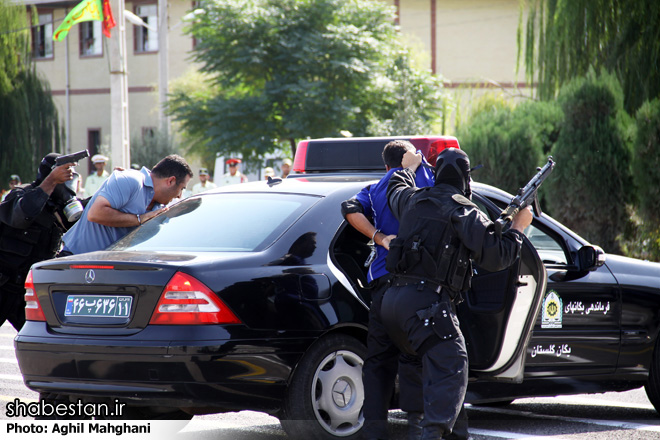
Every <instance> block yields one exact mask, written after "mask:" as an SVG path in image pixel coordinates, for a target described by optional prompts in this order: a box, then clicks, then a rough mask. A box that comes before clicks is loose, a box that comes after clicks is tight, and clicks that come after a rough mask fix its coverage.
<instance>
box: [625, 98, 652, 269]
mask: <svg viewBox="0 0 660 440" xmlns="http://www.w3.org/2000/svg"><path fill="white" fill-rule="evenodd" d="M632 169H633V178H634V181H635V184H636V187H637V195H638V198H639V204H638V209H637V212H632V215H631V217H632V219H633V223H632V225H631V228H630V229H629V230H627V231H626V240H625V243H624V249H625V251H626V255H629V256H632V257H637V258H644V259H650V260H653V261H660V99H654V100H653V101H651V102H646V103H644V105H642V107H641V108H640V109H639V111H638V112H637V117H636V130H635V140H634V143H633V161H632Z"/></svg>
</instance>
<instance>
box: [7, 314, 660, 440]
mask: <svg viewBox="0 0 660 440" xmlns="http://www.w3.org/2000/svg"><path fill="white" fill-rule="evenodd" d="M15 335H16V332H15V331H14V329H13V328H12V327H11V326H10V325H8V324H5V325H3V326H2V327H0V423H2V422H4V423H8V422H9V421H10V419H9V417H7V415H6V411H5V409H6V405H7V403H8V402H12V401H13V400H14V399H16V398H18V399H20V400H21V401H22V402H31V401H36V400H37V398H38V395H37V393H35V392H33V391H30V390H29V389H27V388H26V387H25V386H24V385H23V381H22V378H21V375H20V370H19V368H18V363H17V362H16V357H15V355H14V346H13V338H14V336H15ZM468 416H469V419H470V435H471V436H472V437H473V438H474V439H475V440H486V439H525V440H532V439H544V440H563V439H566V440H569V439H570V440H577V439H584V440H587V439H594V438H597V439H620V440H624V439H630V440H640V439H659V438H660V416H659V415H658V413H657V412H656V411H655V409H654V408H653V406H652V405H651V404H650V403H649V401H648V399H647V397H646V394H645V392H644V390H643V389H637V390H633V391H629V392H626V393H606V394H590V395H578V396H563V397H555V398H536V399H519V400H516V401H514V402H513V403H512V404H510V405H507V406H503V407H497V408H496V407H477V406H469V407H468ZM19 420H20V419H19ZM11 421H15V419H11ZM389 427H390V438H391V439H392V440H404V439H406V426H405V414H404V413H402V412H400V411H391V412H390V423H389ZM3 434H4V433H3ZM10 437H11V436H10ZM88 437H89V436H88ZM92 437H93V436H92ZM3 438H4V436H3ZM21 438H23V437H21ZM122 438H123V437H122ZM144 438H145V440H146V439H148V438H151V437H150V436H146V437H144ZM169 438H176V439H182V440H187V439H190V440H204V439H213V440H225V439H226V440H229V439H231V440H275V439H284V438H286V434H285V433H284V431H283V430H282V428H281V427H280V424H279V421H278V420H277V419H276V418H274V417H270V416H268V415H266V414H263V413H258V412H253V411H242V412H238V413H228V414H216V415H207V416H197V417H194V418H193V419H192V420H191V421H190V422H189V423H188V424H187V425H186V426H185V427H184V428H183V429H182V430H181V431H180V432H179V433H178V434H176V435H175V434H172V436H170V437H169Z"/></svg>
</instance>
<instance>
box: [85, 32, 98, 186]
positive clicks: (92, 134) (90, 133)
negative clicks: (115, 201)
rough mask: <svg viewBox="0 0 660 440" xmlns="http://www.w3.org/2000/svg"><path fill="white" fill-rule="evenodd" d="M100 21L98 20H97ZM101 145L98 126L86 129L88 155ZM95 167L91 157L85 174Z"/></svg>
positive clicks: (90, 172) (92, 170)
mask: <svg viewBox="0 0 660 440" xmlns="http://www.w3.org/2000/svg"><path fill="white" fill-rule="evenodd" d="M99 23H100V22H99ZM100 147H101V129H100V128H88V129H87V151H88V152H89V156H90V158H91V156H94V155H95V154H97V153H99V152H100V151H99V149H100ZM95 170H96V168H94V164H93V163H92V161H91V159H90V160H89V161H88V164H87V174H88V175H89V174H92V173H93V172H94V171H95Z"/></svg>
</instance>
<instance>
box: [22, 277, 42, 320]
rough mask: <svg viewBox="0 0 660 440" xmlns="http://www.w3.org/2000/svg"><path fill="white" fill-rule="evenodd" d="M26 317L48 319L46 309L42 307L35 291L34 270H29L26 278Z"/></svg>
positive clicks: (28, 318) (29, 318)
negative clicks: (45, 313) (45, 314)
mask: <svg viewBox="0 0 660 440" xmlns="http://www.w3.org/2000/svg"><path fill="white" fill-rule="evenodd" d="M25 319H27V320H28V321H43V322H45V321H46V317H45V316H44V311H43V310H42V309H41V304H39V299H38V298H37V294H36V293H35V291H34V282H33V281H32V271H29V272H28V275H27V278H26V279H25Z"/></svg>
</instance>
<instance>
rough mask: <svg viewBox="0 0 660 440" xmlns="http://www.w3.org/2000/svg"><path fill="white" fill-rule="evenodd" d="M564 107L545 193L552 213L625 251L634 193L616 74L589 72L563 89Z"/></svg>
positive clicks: (603, 243)
mask: <svg viewBox="0 0 660 440" xmlns="http://www.w3.org/2000/svg"><path fill="white" fill-rule="evenodd" d="M559 102H560V104H561V106H562V109H563V111H564V117H565V122H564V125H563V127H562V130H561V133H560V135H559V138H558V140H557V143H556V144H555V146H554V147H553V149H552V155H553V156H554V158H555V160H556V161H557V166H556V167H555V171H554V173H553V176H552V178H551V179H548V181H547V183H548V188H547V191H546V195H547V201H548V204H549V206H550V209H551V211H552V214H553V216H554V217H555V218H557V219H558V220H559V221H561V222H563V223H564V224H566V225H567V226H568V227H570V228H572V229H574V230H575V231H576V232H578V233H579V234H581V235H583V236H584V237H585V238H587V239H588V240H590V241H592V242H593V243H594V244H597V245H600V246H602V247H603V248H604V249H605V250H606V251H608V252H620V251H621V248H620V245H619V242H618V236H619V235H620V234H621V233H623V231H624V229H625V227H626V223H627V221H628V218H629V216H628V214H627V212H626V204H627V203H629V202H630V201H631V194H634V190H633V188H632V176H631V171H630V162H631V151H630V147H629V144H628V141H627V139H626V136H625V133H626V128H627V127H626V123H627V117H626V114H625V111H624V109H623V93H622V91H621V86H620V84H619V82H618V80H617V79H616V78H615V77H614V76H613V75H610V74H606V73H604V74H600V75H595V74H593V73H590V74H589V75H588V76H587V77H585V78H579V79H576V80H573V81H572V82H571V83H569V84H567V85H566V86H565V87H563V88H562V90H561V91H560V94H559Z"/></svg>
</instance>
